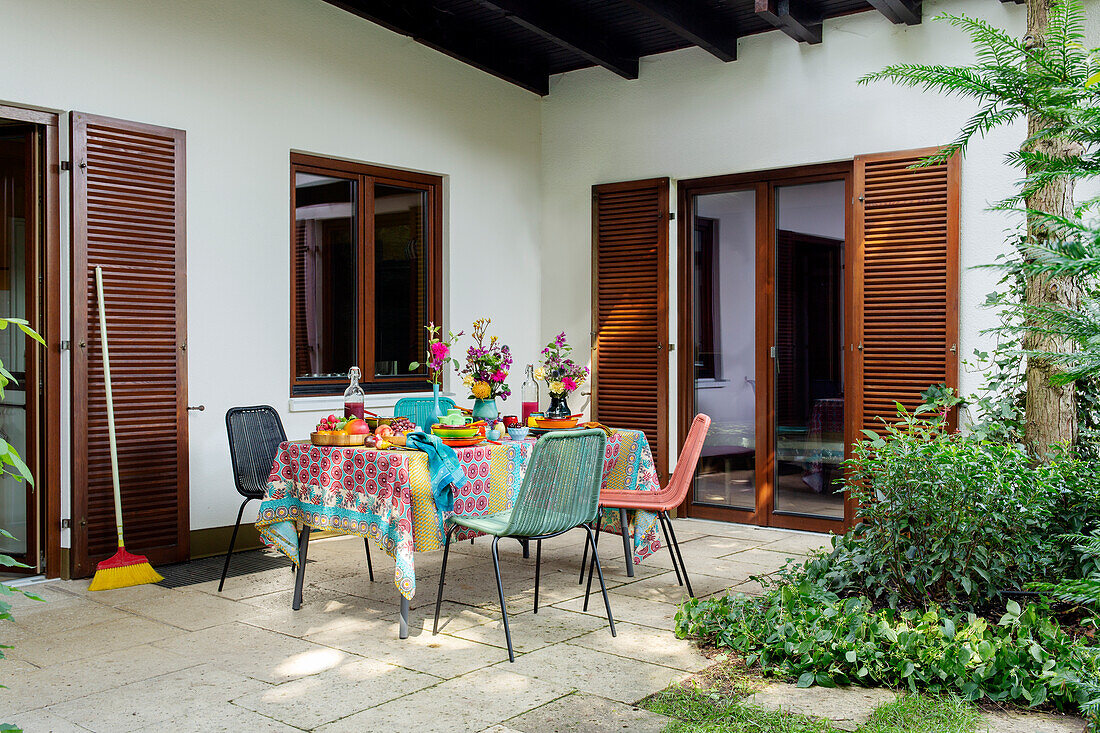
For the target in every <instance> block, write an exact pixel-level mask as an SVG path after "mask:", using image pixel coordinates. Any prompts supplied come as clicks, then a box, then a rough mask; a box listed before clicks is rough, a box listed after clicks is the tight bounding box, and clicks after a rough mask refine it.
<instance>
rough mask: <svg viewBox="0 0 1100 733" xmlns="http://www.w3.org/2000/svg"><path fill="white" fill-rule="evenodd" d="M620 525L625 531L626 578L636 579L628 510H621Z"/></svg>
mask: <svg viewBox="0 0 1100 733" xmlns="http://www.w3.org/2000/svg"><path fill="white" fill-rule="evenodd" d="M619 524H621V525H622V530H623V554H624V555H626V577H628V578H633V577H634V553H633V552H632V551H631V547H630V522H628V521H627V518H626V509H620V510H619Z"/></svg>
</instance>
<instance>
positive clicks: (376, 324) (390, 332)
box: [290, 154, 443, 395]
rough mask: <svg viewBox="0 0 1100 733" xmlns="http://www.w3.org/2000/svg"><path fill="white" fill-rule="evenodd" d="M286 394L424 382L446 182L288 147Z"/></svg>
mask: <svg viewBox="0 0 1100 733" xmlns="http://www.w3.org/2000/svg"><path fill="white" fill-rule="evenodd" d="M290 163H291V166H290V168H291V184H292V185H291V192H292V193H291V209H292V211H293V213H294V220H293V221H294V223H293V229H292V231H291V247H290V249H291V326H290V334H291V353H292V354H293V360H292V374H291V394H294V395H328V394H342V393H343V391H344V388H345V386H346V385H347V373H348V370H349V369H350V368H351V367H352V366H353V365H357V366H359V368H360V369H361V370H362V372H363V378H362V380H361V384H362V386H363V389H364V390H366V391H367V392H371V391H374V392H393V391H405V390H410V389H412V390H415V389H423V388H424V386H425V382H424V367H423V366H421V368H420V369H419V370H417V371H415V372H411V371H409V363H410V362H412V361H421V362H422V361H423V360H424V358H423V357H424V351H425V349H426V348H427V335H426V332H425V330H424V326H426V325H427V324H428V323H429V322H430V321H434V322H436V323H439V322H440V321H441V320H442V313H441V312H442V282H441V281H442V262H443V257H442V253H443V245H442V236H441V234H442V233H441V220H442V207H441V194H442V179H441V178H440V177H439V176H431V175H426V174H423V173H411V172H408V171H400V170H393V169H389V168H379V167H377V166H370V165H363V164H358V163H348V162H345V161H340V160H330V159H326V158H318V157H315V156H309V155H299V154H292V155H291V158H290Z"/></svg>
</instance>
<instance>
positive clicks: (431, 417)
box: [420, 384, 443, 433]
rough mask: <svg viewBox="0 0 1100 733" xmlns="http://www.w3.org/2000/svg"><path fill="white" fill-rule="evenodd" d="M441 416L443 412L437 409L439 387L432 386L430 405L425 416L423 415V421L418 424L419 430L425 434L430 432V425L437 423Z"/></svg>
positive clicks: (436, 385)
mask: <svg viewBox="0 0 1100 733" xmlns="http://www.w3.org/2000/svg"><path fill="white" fill-rule="evenodd" d="M442 416H443V410H442V409H441V408H440V407H439V385H438V384H432V404H430V405H428V411H427V414H425V415H424V421H423V422H422V423H421V424H420V429H421V430H423V431H424V432H425V433H431V432H432V425H435V424H436V423H438V422H439V418H441V417H442Z"/></svg>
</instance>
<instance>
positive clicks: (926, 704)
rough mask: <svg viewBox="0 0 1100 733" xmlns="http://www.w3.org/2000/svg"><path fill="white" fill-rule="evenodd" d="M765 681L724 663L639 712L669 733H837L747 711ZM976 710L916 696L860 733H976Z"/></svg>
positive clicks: (891, 706) (802, 719)
mask: <svg viewBox="0 0 1100 733" xmlns="http://www.w3.org/2000/svg"><path fill="white" fill-rule="evenodd" d="M760 683H761V679H760V678H759V676H758V675H755V674H753V673H751V672H749V671H747V670H745V668H744V666H743V664H742V662H741V660H738V659H727V658H724V657H720V661H719V662H718V663H717V664H714V665H712V666H710V667H708V668H707V669H705V670H703V671H702V672H700V673H698V674H696V675H695V676H694V677H692V678H691V679H689V680H685V681H684V682H681V683H679V684H675V685H672V686H670V687H669V688H668V689H666V690H663V691H661V692H658V693H657V694H655V695H651V696H649V697H647V698H646V699H645V700H642V701H641V702H640V703H638V706H639V707H642V708H645V709H646V710H649V711H651V712H654V713H659V714H661V715H667V716H668V717H670V718H672V722H671V723H669V725H668V727H667V728H666V729H665V731H666V733H834V732H835V731H837V730H839V729H837V728H835V727H833V725H832V724H831V723H830V722H829V721H828V720H824V719H819V718H811V717H807V716H804V715H796V714H794V713H786V712H781V711H778V710H767V709H764V708H759V707H755V706H752V705H748V704H746V703H745V702H744V700H745V698H746V697H747V696H748V695H750V694H752V693H753V692H756V691H757V690H758V689H760ZM979 720H980V717H979V713H978V710H977V708H975V707H974V706H973V705H971V704H970V703H967V702H965V701H963V700H960V699H959V698H957V697H949V696H945V697H938V696H933V695H920V694H911V695H906V696H904V697H901V698H899V699H898V700H897V701H896V702H892V703H888V704H886V705H881V706H879V707H878V708H877V709H876V710H875V711H874V713H873V714H872V715H871V718H870V720H869V721H868V722H867V723H866V724H865V725H863V726H862V727H860V728H859V730H858V733H914V732H915V731H920V733H974V731H976V730H977V725H978V722H979Z"/></svg>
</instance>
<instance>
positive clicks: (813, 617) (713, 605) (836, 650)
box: [676, 580, 1100, 710]
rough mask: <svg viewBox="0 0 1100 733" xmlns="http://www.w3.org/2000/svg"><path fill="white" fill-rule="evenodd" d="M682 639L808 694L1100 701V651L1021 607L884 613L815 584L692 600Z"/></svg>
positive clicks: (1083, 704)
mask: <svg viewBox="0 0 1100 733" xmlns="http://www.w3.org/2000/svg"><path fill="white" fill-rule="evenodd" d="M676 633H677V635H678V636H680V637H685V636H693V637H700V638H702V639H705V640H708V641H711V642H713V643H715V644H717V645H718V646H720V647H728V648H730V649H733V650H735V651H737V652H738V653H740V654H741V655H743V656H744V657H745V659H746V661H747V662H748V663H749V664H750V665H751V664H756V663H759V664H760V666H761V667H762V668H763V669H764V670H765V671H770V672H775V673H779V674H782V675H785V676H789V677H792V678H797V679H798V685H799V686H800V687H809V686H810V685H815V684H816V685H822V686H826V687H832V686H836V685H849V684H856V685H864V686H872V685H881V686H889V687H903V688H908V689H909V690H911V691H916V690H927V691H931V692H936V693H958V694H960V695H961V696H963V697H964V698H965V699H967V700H978V699H981V698H987V699H989V700H995V701H1005V702H1014V703H1020V704H1025V705H1032V706H1034V705H1040V704H1043V703H1049V704H1052V705H1054V706H1055V707H1057V708H1059V709H1076V708H1081V709H1086V710H1088V709H1091V708H1092V707H1093V706H1095V705H1096V704H1097V702H1098V701H1100V649H1095V648H1091V647H1089V646H1087V645H1086V644H1085V643H1084V642H1083V641H1081V640H1077V639H1074V638H1073V637H1072V636H1070V635H1069V634H1067V633H1066V631H1065V630H1064V629H1063V628H1062V627H1061V626H1060V625H1059V624H1058V622H1057V621H1055V620H1053V619H1051V618H1050V617H1049V616H1047V615H1045V614H1044V613H1042V612H1041V609H1040V608H1039V607H1038V606H1035V605H1029V606H1027V608H1021V607H1020V606H1019V604H1017V603H1015V602H1014V601H1009V602H1008V604H1007V611H1006V613H1005V614H1004V615H1003V616H1002V618H1001V619H1000V621H999V622H998V623H996V624H992V623H990V622H988V621H987V620H985V619H984V618H982V617H980V616H977V615H975V614H973V613H950V612H946V611H943V610H941V609H940V608H938V607H933V608H931V609H930V610H928V611H920V610H911V611H897V610H895V609H890V608H885V609H877V610H876V609H875V607H874V605H873V604H872V602H871V601H870V600H869V599H867V598H864V597H858V596H853V597H849V598H841V597H839V596H837V595H836V594H835V593H831V592H829V591H826V590H824V589H822V588H820V587H818V586H816V585H814V584H813V583H811V582H809V581H808V580H805V581H803V582H802V583H800V584H798V585H785V586H781V587H777V588H774V589H772V590H771V591H770V592H769V593H767V594H766V595H764V596H762V597H758V598H751V597H747V596H743V595H737V596H733V595H727V596H724V597H719V598H712V599H708V600H699V599H691V600H688V601H687V602H686V603H684V605H683V606H681V608H680V609H679V610H678V611H677V614H676Z"/></svg>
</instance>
